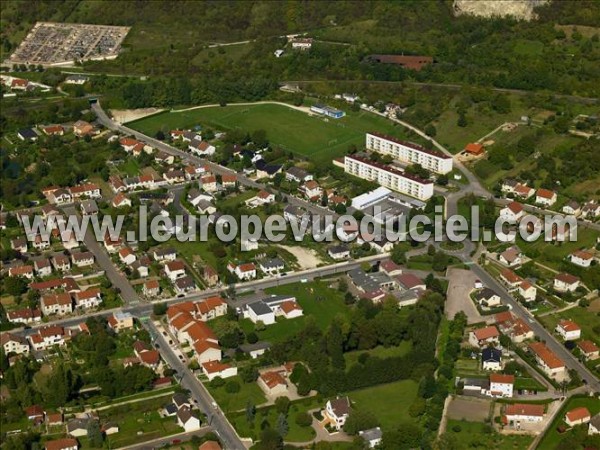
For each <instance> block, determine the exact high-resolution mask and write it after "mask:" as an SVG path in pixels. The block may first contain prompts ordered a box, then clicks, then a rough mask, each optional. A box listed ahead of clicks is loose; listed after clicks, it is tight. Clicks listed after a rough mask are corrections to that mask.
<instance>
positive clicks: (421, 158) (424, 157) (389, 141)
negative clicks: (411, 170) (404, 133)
mask: <svg viewBox="0 0 600 450" xmlns="http://www.w3.org/2000/svg"><path fill="white" fill-rule="evenodd" d="M366 148H367V150H371V151H374V152H377V153H381V154H383V155H390V156H391V157H393V158H396V159H397V160H399V161H402V162H405V163H409V164H420V165H421V167H423V168H425V169H427V170H429V171H431V172H435V173H439V174H444V173H449V172H451V171H452V157H451V156H448V155H445V154H444V153H441V152H437V151H434V150H429V149H426V148H424V147H421V146H420V145H417V144H413V143H412V142H405V141H401V140H399V139H396V138H393V137H391V136H386V135H384V134H380V133H375V132H371V133H367V139H366Z"/></svg>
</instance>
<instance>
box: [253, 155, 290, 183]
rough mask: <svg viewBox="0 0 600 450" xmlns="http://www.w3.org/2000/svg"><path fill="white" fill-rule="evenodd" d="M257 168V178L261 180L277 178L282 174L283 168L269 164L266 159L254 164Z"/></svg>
mask: <svg viewBox="0 0 600 450" xmlns="http://www.w3.org/2000/svg"><path fill="white" fill-rule="evenodd" d="M254 166H255V167H256V177H257V178H258V179H261V178H275V175H277V174H278V173H280V172H281V170H282V168H283V166H281V165H279V164H267V163H266V162H265V160H264V159H259V160H258V161H256V163H254Z"/></svg>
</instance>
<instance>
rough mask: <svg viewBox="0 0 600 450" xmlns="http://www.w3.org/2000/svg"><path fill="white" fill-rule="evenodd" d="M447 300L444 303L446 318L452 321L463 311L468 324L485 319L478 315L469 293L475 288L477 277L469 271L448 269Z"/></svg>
mask: <svg viewBox="0 0 600 450" xmlns="http://www.w3.org/2000/svg"><path fill="white" fill-rule="evenodd" d="M447 277H448V279H449V280H450V284H449V285H448V300H447V301H446V317H448V318H449V319H452V318H453V317H454V315H455V314H456V313H457V312H459V311H463V312H464V313H465V314H466V315H467V318H468V323H477V322H482V321H484V320H485V319H484V318H483V317H482V316H481V314H479V311H477V308H476V307H475V304H474V303H473V301H472V300H471V297H469V293H470V292H471V291H472V290H473V287H474V286H475V281H476V280H477V276H476V275H475V274H474V273H473V272H471V271H470V270H464V269H448V275H447Z"/></svg>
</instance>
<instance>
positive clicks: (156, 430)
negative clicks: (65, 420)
mask: <svg viewBox="0 0 600 450" xmlns="http://www.w3.org/2000/svg"><path fill="white" fill-rule="evenodd" d="M170 400H171V396H170V395H169V396H164V397H161V398H157V399H151V400H147V401H144V402H138V403H131V404H128V405H121V406H115V407H114V408H109V409H106V410H102V411H100V418H101V419H103V420H110V421H111V422H115V423H118V424H119V427H120V431H119V432H118V433H116V434H113V435H110V436H108V441H109V443H110V447H111V448H117V447H123V446H127V445H132V444H135V443H138V442H144V441H148V440H151V439H156V438H158V437H161V436H167V435H169V434H175V433H177V432H180V431H182V429H181V428H180V427H179V426H178V425H177V420H176V419H175V418H174V417H166V418H164V419H163V418H161V417H160V416H159V414H158V410H159V409H160V408H162V407H163V406H164V405H165V404H167V403H169V402H170Z"/></svg>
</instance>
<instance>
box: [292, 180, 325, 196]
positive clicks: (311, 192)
mask: <svg viewBox="0 0 600 450" xmlns="http://www.w3.org/2000/svg"><path fill="white" fill-rule="evenodd" d="M298 190H299V191H300V192H301V193H302V194H303V195H304V196H305V197H306V198H307V199H308V200H311V201H318V200H321V197H322V196H323V188H322V187H321V186H319V183H317V182H316V181H314V180H310V181H307V182H306V183H304V184H303V185H302V186H300V187H299V188H298Z"/></svg>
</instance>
